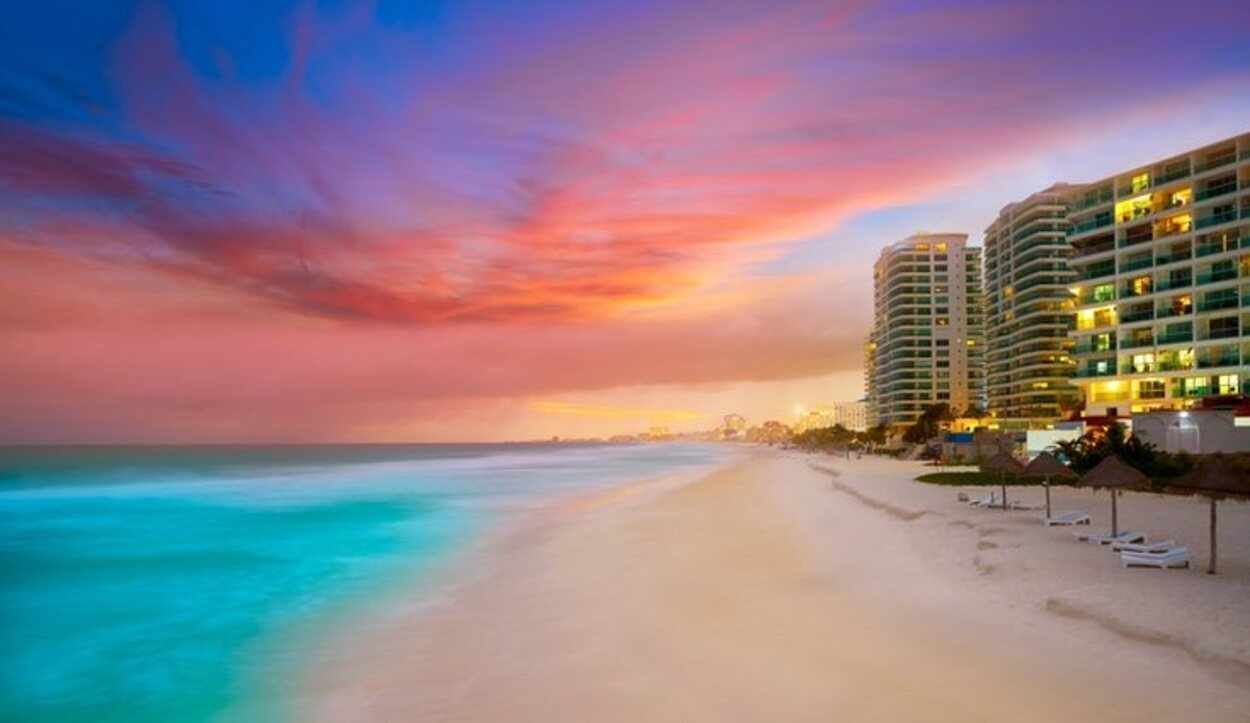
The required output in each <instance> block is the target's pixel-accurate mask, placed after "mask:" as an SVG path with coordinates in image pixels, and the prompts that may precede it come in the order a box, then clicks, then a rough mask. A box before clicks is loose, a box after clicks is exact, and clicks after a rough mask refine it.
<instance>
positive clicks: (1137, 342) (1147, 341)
mask: <svg viewBox="0 0 1250 723" xmlns="http://www.w3.org/2000/svg"><path fill="white" fill-rule="evenodd" d="M1154 345H1155V340H1154V338H1153V337H1149V336H1147V337H1142V338H1140V339H1121V340H1120V348H1121V349H1140V348H1142V347H1143V346H1154Z"/></svg>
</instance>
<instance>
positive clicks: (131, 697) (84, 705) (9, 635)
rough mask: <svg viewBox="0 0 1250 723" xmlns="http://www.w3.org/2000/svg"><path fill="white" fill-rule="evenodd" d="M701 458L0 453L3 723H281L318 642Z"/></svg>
mask: <svg viewBox="0 0 1250 723" xmlns="http://www.w3.org/2000/svg"><path fill="white" fill-rule="evenodd" d="M725 454H726V450H725V449H724V448H723V447H717V446H715V445H684V444H666V445H648V446H631V445H557V444H552V445H341V446H340V445H329V446H246V447H108V448H103V447H101V448H80V447H60V448H22V447H11V448H0V643H2V645H3V654H0V721H15V722H16V721H23V722H25V723H42V722H44V721H58V722H63V721H79V720H83V721H91V722H92V723H112V722H114V721H116V722H118V723H120V722H122V721H125V722H126V723H146V722H148V721H161V722H162V723H177V722H179V721H205V720H225V721H271V720H286V719H289V709H288V707H287V705H286V704H287V703H289V702H291V701H287V700H285V696H286V692H285V691H286V689H287V688H286V686H285V683H286V682H288V681H289V679H290V676H291V675H292V674H293V673H294V671H296V670H297V669H298V668H299V666H300V665H301V663H306V662H307V660H308V658H309V656H310V654H311V651H312V650H313V649H314V648H315V646H316V644H317V643H318V641H319V640H320V639H321V638H322V637H323V636H324V634H325V631H326V630H327V629H329V628H332V627H333V626H335V625H338V624H341V623H342V621H343V620H346V619H348V618H351V617H352V616H355V615H363V614H368V612H369V610H370V609H371V608H372V606H375V605H381V604H383V603H384V601H386V600H387V599H388V596H393V595H396V594H400V593H401V592H402V593H404V594H411V592H412V591H413V590H414V589H415V590H420V589H421V582H422V580H423V578H422V575H423V572H424V571H426V570H428V569H429V568H430V566H431V565H432V564H434V563H437V562H439V561H442V560H445V559H447V558H448V556H449V555H451V554H453V553H455V552H456V551H457V550H462V549H464V547H465V546H466V545H468V544H471V543H472V542H473V541H475V540H478V539H481V536H482V535H483V534H485V533H486V532H487V531H489V530H490V529H492V527H493V525H495V524H497V523H498V522H499V521H500V520H501V519H503V518H504V517H505V516H506V515H508V514H509V513H510V512H515V511H518V510H523V509H527V508H531V507H534V506H537V505H541V504H543V503H545V502H547V501H550V500H551V499H553V498H555V497H557V496H559V495H565V494H571V493H577V492H585V491H593V490H596V489H604V488H608V487H610V486H612V485H619V484H621V483H623V482H626V481H628V480H633V479H638V478H640V477H645V476H651V475H657V474H664V473H668V472H676V471H680V470H689V469H693V468H696V467H700V466H708V465H711V464H714V463H715V462H717V461H718V460H720V459H722V458H723V456H724V455H725Z"/></svg>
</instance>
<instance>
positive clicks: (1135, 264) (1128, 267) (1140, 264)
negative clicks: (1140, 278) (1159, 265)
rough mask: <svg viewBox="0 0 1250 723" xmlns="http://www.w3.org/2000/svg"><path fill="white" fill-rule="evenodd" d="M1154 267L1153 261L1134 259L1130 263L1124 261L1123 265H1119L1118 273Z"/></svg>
mask: <svg viewBox="0 0 1250 723" xmlns="http://www.w3.org/2000/svg"><path fill="white" fill-rule="evenodd" d="M1154 265H1155V262H1154V259H1134V260H1132V261H1125V262H1124V263H1123V264H1120V271H1121V272H1124V271H1136V270H1138V269H1148V268H1150V267H1151V266H1154Z"/></svg>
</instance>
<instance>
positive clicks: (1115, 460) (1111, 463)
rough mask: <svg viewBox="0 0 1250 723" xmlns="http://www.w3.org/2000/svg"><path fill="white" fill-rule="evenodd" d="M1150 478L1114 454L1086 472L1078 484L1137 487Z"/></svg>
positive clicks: (1086, 485)
mask: <svg viewBox="0 0 1250 723" xmlns="http://www.w3.org/2000/svg"><path fill="white" fill-rule="evenodd" d="M1149 481H1150V478H1149V477H1147V476H1146V475H1144V474H1142V473H1141V472H1139V471H1137V470H1136V469H1134V468H1133V467H1132V466H1130V465H1129V463H1128V462H1125V461H1124V460H1122V459H1120V458H1119V457H1117V456H1115V455H1114V454H1113V455H1111V456H1110V457H1107V458H1106V459H1104V460H1103V461H1101V462H1099V463H1098V465H1097V466H1096V467H1094V468H1093V469H1091V470H1090V471H1088V472H1086V473H1085V475H1084V476H1083V477H1081V480H1080V482H1079V483H1078V484H1080V485H1081V486H1082V487H1136V486H1138V485H1144V484H1146V483H1147V482H1149Z"/></svg>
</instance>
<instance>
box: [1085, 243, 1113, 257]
mask: <svg viewBox="0 0 1250 723" xmlns="http://www.w3.org/2000/svg"><path fill="white" fill-rule="evenodd" d="M1108 251H1115V243H1114V242H1107V243H1101V244H1096V245H1093V246H1082V247H1080V248H1078V249H1077V250H1076V258H1078V259H1079V258H1082V257H1085V256H1093V255H1095V254H1103V253H1106V252H1108Z"/></svg>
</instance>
